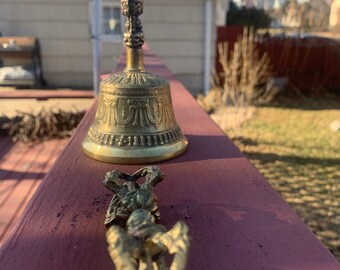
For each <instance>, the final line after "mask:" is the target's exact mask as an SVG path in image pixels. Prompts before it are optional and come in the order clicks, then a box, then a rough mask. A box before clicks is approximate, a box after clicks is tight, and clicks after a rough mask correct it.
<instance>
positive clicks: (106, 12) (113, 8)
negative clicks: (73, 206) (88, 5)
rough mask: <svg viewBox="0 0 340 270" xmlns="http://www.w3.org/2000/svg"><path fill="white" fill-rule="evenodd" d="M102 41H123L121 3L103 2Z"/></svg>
mask: <svg viewBox="0 0 340 270" xmlns="http://www.w3.org/2000/svg"><path fill="white" fill-rule="evenodd" d="M101 29H102V39H103V40H110V41H112V40H115V41H121V40H122V34H123V21H122V14H121V11H120V1H114V0H113V1H102V25H101Z"/></svg>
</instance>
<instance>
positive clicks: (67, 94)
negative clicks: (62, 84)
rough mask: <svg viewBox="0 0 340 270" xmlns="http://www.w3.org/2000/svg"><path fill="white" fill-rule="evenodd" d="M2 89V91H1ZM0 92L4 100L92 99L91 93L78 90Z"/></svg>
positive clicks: (6, 90) (0, 96) (5, 90)
mask: <svg viewBox="0 0 340 270" xmlns="http://www.w3.org/2000/svg"><path fill="white" fill-rule="evenodd" d="M3 89H4V90H3ZM3 89H1V90H0V98H5V99H21V98H25V99H26V98H33V99H40V100H45V99H50V98H93V91H80V90H36V89H34V90H17V89H15V90H14V89H12V90H8V89H6V88H3Z"/></svg>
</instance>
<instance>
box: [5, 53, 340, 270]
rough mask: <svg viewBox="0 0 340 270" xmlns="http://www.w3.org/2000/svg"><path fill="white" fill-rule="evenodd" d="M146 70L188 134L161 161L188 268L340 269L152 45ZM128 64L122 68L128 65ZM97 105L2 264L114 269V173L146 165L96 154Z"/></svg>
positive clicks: (165, 213) (164, 198) (164, 204)
mask: <svg viewBox="0 0 340 270" xmlns="http://www.w3.org/2000/svg"><path fill="white" fill-rule="evenodd" d="M145 60H146V69H147V70H148V71H150V72H153V73H157V74H159V75H162V76H164V77H166V78H167V79H169V80H170V81H171V89H172V99H173V104H174V110H175V114H176V118H177V122H178V123H179V125H180V126H181V129H182V130H183V132H184V133H185V135H186V137H187V138H188V139H189V142H190V146H189V150H188V151H187V152H186V153H185V154H184V155H182V156H180V157H178V158H176V159H173V160H170V161H167V162H162V163H159V164H158V166H159V167H160V168H161V170H162V171H163V172H164V173H165V176H166V178H165V180H164V182H162V183H161V184H160V185H159V186H157V189H156V193H157V195H158V197H159V198H160V212H161V213H162V217H161V220H162V224H164V225H166V226H167V227H168V228H170V227H171V226H172V225H174V224H175V222H176V221H178V220H184V221H185V222H186V223H187V224H188V226H189V228H190V235H191V238H192V244H191V249H190V254H189V261H188V267H187V269H195V270H197V269H212V270H218V269H247V270H256V269H299V270H303V269H306V270H320V269H323V270H324V269H339V267H340V265H339V263H338V262H337V260H336V259H335V258H334V257H333V256H332V255H331V253H330V252H329V251H328V250H327V249H326V248H325V247H324V246H323V245H322V244H321V243H320V242H319V241H318V240H317V238H316V237H315V236H314V235H313V234H312V233H311V232H310V231H309V229H308V228H307V226H306V225H305V224H304V223H303V222H302V221H301V220H300V218H299V217H298V216H297V215H296V214H295V213H294V212H293V211H292V209H291V208H290V207H289V206H288V205H287V203H286V202H285V201H284V200H283V199H282V198H281V197H280V196H279V195H278V194H277V193H276V192H275V191H274V190H273V188H272V187H271V186H270V185H269V184H268V182H267V181H266V180H265V179H264V178H263V177H262V176H261V175H260V173H259V172H258V171H257V170H256V169H255V168H254V167H253V166H252V165H251V164H250V162H249V161H248V159H247V158H246V157H245V156H244V155H243V154H242V153H241V152H240V151H239V149H238V148H237V147H236V146H235V145H234V144H233V143H232V142H231V141H230V140H229V139H228V138H227V137H226V136H225V135H224V134H223V132H222V131H221V130H220V129H219V128H218V127H217V126H216V124H215V123H214V122H213V121H212V120H211V119H210V118H209V116H208V115H207V114H206V113H205V112H204V111H203V110H202V109H201V108H200V107H199V106H198V104H197V103H196V101H195V99H194V98H193V97H192V96H191V95H190V94H189V92H188V91H187V90H186V89H185V88H184V86H183V85H182V84H181V83H180V82H179V81H177V80H176V78H175V77H174V75H173V74H172V73H171V72H170V71H169V70H168V69H167V68H166V67H165V65H164V64H163V63H162V62H161V61H160V59H158V58H157V57H155V56H154V55H153V54H152V53H151V52H150V51H147V52H146V55H145ZM122 68H123V65H122V63H121V64H120V65H119V66H118V69H122ZM95 111H96V104H94V105H93V107H92V108H91V109H90V110H89V112H88V113H87V115H86V117H85V118H84V120H83V122H82V123H81V125H80V126H79V128H78V130H77V132H76V133H75V134H74V136H73V137H72V138H71V140H70V142H69V144H68V146H67V147H66V149H65V151H64V152H63V153H62V155H61V156H60V157H59V159H58V160H57V162H56V163H55V165H54V166H53V168H52V169H51V170H50V172H49V173H48V175H47V176H46V177H45V179H44V181H43V183H42V184H41V186H40V188H39V189H38V191H37V192H36V194H35V195H34V197H33V199H32V200H31V202H30V203H29V205H28V207H27V209H26V210H25V212H24V214H23V217H22V218H21V220H20V222H19V224H18V226H17V228H16V230H15V231H14V233H13V234H12V235H11V236H10V238H9V239H8V241H7V242H6V243H5V244H4V246H3V248H2V250H1V253H0V269H1V270H15V269H25V270H28V269H32V270H33V269H34V270H37V269H58V270H59V269H63V270H66V269H72V270H74V269H101V270H103V269H114V266H113V264H112V262H111V260H110V257H109V254H108V252H107V244H106V240H105V232H106V229H105V226H104V224H103V222H104V218H105V211H106V208H107V206H108V203H109V201H110V199H111V197H112V193H110V192H108V191H107V189H106V188H105V187H104V186H103V184H102V180H103V178H104V175H105V173H106V172H107V171H109V170H112V169H114V168H116V169H119V170H121V171H126V172H134V171H136V170H137V169H139V168H140V167H142V166H131V165H130V166H124V165H115V164H106V163H101V162H97V161H94V160H91V159H89V158H87V157H86V156H85V155H84V154H83V153H82V151H81V141H82V139H83V138H84V136H85V134H86V132H87V130H88V128H89V126H90V125H91V124H92V122H93V119H94V116H95Z"/></svg>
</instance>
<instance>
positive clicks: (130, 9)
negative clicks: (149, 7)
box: [121, 0, 144, 49]
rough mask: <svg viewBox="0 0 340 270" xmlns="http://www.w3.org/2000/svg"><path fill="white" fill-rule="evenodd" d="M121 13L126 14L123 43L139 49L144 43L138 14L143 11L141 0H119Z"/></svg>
mask: <svg viewBox="0 0 340 270" xmlns="http://www.w3.org/2000/svg"><path fill="white" fill-rule="evenodd" d="M121 5H122V14H123V15H124V16H126V20H125V33H124V43H125V45H126V46H127V47H129V48H132V49H140V48H142V45H143V44H144V33H143V25H142V22H141V20H140V19H139V16H140V15H141V14H142V13H143V9H144V2H143V0H121Z"/></svg>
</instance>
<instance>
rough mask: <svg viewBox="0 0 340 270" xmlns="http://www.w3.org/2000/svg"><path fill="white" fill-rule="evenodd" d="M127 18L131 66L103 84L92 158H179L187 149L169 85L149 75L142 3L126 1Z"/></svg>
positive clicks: (90, 142)
mask: <svg viewBox="0 0 340 270" xmlns="http://www.w3.org/2000/svg"><path fill="white" fill-rule="evenodd" d="M121 8H122V14H123V15H124V16H127V19H126V23H125V27H126V32H125V33H124V43H125V45H126V47H127V48H126V54H127V65H126V68H125V70H124V71H123V72H119V73H116V74H111V75H110V76H108V77H107V78H106V79H103V80H102V81H101V83H100V94H99V101H98V108H97V113H96V117H95V120H94V123H93V124H92V126H91V127H90V129H89V131H88V133H87V136H86V138H85V139H84V140H83V142H82V148H83V151H84V153H85V154H86V155H87V156H89V157H90V158H93V159H96V160H100V161H104V162H110V163H120V164H143V163H152V162H157V161H161V160H167V159H171V158H174V157H176V156H178V155H180V154H182V153H183V152H184V151H185V150H186V149H187V146H188V141H187V139H186V138H185V137H184V136H183V133H182V131H181V129H180V128H179V126H178V124H177V123H176V120H175V115H174V111H173V107H172V101H171V96H170V84H169V82H168V81H166V80H165V79H163V78H161V77H159V76H157V75H153V74H150V73H148V72H146V71H145V70H144V62H143V50H142V45H143V44H144V34H143V31H142V24H141V21H140V19H139V16H140V15H141V14H142V13H143V0H121Z"/></svg>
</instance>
